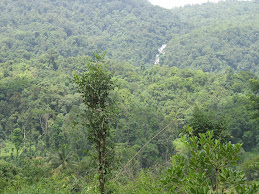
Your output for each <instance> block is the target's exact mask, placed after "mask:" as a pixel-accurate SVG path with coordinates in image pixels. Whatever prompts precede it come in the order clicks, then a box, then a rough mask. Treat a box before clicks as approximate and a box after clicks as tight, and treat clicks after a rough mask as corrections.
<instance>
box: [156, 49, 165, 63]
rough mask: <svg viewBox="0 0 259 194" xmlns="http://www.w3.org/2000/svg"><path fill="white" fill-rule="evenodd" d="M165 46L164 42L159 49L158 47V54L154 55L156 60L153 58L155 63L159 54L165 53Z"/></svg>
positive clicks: (157, 61)
mask: <svg viewBox="0 0 259 194" xmlns="http://www.w3.org/2000/svg"><path fill="white" fill-rule="evenodd" d="M165 48H166V44H163V45H162V46H161V47H160V48H159V49H158V54H157V55H156V60H155V63H154V64H155V65H156V64H158V63H159V56H160V55H164V54H165Z"/></svg>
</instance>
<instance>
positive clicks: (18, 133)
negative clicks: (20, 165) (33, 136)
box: [12, 128, 23, 156]
mask: <svg viewBox="0 0 259 194" xmlns="http://www.w3.org/2000/svg"><path fill="white" fill-rule="evenodd" d="M12 139H13V143H14V145H15V148H16V150H17V156H18V150H19V149H20V147H21V145H22V142H23V136H22V130H21V129H20V128H16V129H14V130H13V134H12Z"/></svg>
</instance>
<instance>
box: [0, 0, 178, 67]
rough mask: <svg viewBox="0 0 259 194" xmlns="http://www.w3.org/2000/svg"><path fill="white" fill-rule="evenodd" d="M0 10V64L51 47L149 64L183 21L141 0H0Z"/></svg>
mask: <svg viewBox="0 0 259 194" xmlns="http://www.w3.org/2000/svg"><path fill="white" fill-rule="evenodd" d="M0 10H1V13H0V14H1V15H0V18H1V19H0V26H1V35H0V36H1V46H0V47H1V48H2V49H1V61H2V62H3V61H6V60H8V59H12V58H16V57H17V55H19V54H21V56H18V57H23V56H22V54H23V55H26V53H27V54H28V52H29V54H28V55H40V54H42V53H45V52H46V51H47V50H49V49H55V50H56V51H58V53H59V54H60V55H62V56H64V57H71V56H78V55H88V54H91V53H92V52H94V51H96V50H98V49H100V50H107V51H108V54H109V56H110V57H112V58H116V59H120V60H124V61H128V62H132V63H135V64H136V65H139V64H141V63H142V64H143V63H149V62H152V61H153V60H154V59H155V53H156V50H157V48H158V47H160V46H161V44H162V43H164V42H167V41H168V40H169V39H170V35H171V34H172V33H180V32H181V31H182V29H181V26H182V25H183V23H182V22H180V21H179V19H178V17H177V16H175V15H174V14H172V13H171V12H170V11H169V10H165V9H162V8H159V7H153V6H152V5H151V4H150V3H149V2H147V1H144V0H140V1H135V0H125V1H124V0H119V1H118V0H112V1H107V0H97V1H96V0H94V1H92V0H84V1H80V0H75V1H66V0H58V1H41V0H36V1H29V0H21V1H9V0H4V1H1V3H0ZM14 51H15V52H14ZM7 53H8V54H7Z"/></svg>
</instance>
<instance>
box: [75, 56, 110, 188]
mask: <svg viewBox="0 0 259 194" xmlns="http://www.w3.org/2000/svg"><path fill="white" fill-rule="evenodd" d="M104 55H105V53H103V54H102V55H98V54H93V56H94V59H95V60H91V59H90V60H89V63H88V64H87V66H88V71H86V72H85V73H83V75H81V76H78V75H77V74H75V75H74V82H75V83H76V84H77V86H78V88H79V92H80V93H81V94H82V97H83V102H84V104H85V105H86V106H87V108H88V109H87V110H86V114H87V122H88V123H89V124H87V126H88V139H89V141H90V142H92V143H93V145H94V147H95V149H96V151H97V154H98V160H97V161H98V162H97V163H98V168H99V169H98V173H99V183H100V190H101V193H104V191H105V189H104V186H105V181H106V179H107V176H105V175H106V174H107V172H108V166H109V163H110V161H109V155H107V154H108V153H111V151H110V150H109V148H110V146H109V144H108V143H109V142H108V140H107V137H109V135H110V131H111V127H112V126H111V124H112V123H114V121H113V120H114V118H115V108H114V107H113V100H112V99H111V98H110V91H112V90H113V89H114V82H113V81H112V74H111V73H109V72H108V71H106V70H105V69H104V67H103V57H104Z"/></svg>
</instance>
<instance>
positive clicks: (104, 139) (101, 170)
mask: <svg viewBox="0 0 259 194" xmlns="http://www.w3.org/2000/svg"><path fill="white" fill-rule="evenodd" d="M101 128H102V142H101V143H102V144H101V146H102V147H101V150H100V155H101V157H100V159H101V162H100V178H99V179H100V189H101V193H102V194H104V185H105V177H104V174H105V152H106V134H105V128H104V120H103V121H102V126H101Z"/></svg>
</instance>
